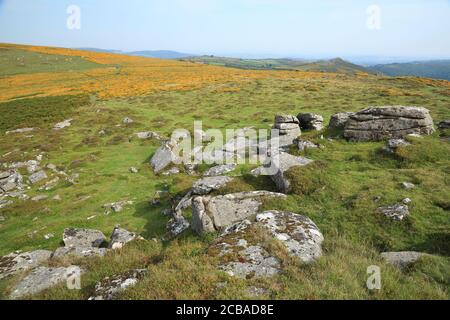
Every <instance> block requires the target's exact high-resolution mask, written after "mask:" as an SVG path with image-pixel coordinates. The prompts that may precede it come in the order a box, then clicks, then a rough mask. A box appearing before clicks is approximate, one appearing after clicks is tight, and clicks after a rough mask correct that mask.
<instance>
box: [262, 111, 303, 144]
mask: <svg viewBox="0 0 450 320" xmlns="http://www.w3.org/2000/svg"><path fill="white" fill-rule="evenodd" d="M273 128H274V129H278V130H279V137H278V145H279V147H280V148H282V149H283V148H286V147H288V146H290V145H292V144H293V143H294V141H295V139H297V138H298V137H299V136H300V135H301V134H302V131H301V130H300V125H299V121H298V119H297V118H296V117H295V116H291V115H277V116H275V125H274V126H273ZM273 139H274V137H272V140H273ZM272 140H271V141H269V142H268V144H269V145H272V144H273V141H272ZM267 147H270V146H267Z"/></svg>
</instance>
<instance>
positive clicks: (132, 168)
mask: <svg viewBox="0 0 450 320" xmlns="http://www.w3.org/2000/svg"><path fill="white" fill-rule="evenodd" d="M128 171H130V172H131V173H139V170H138V169H137V168H135V167H131V168H130V169H128Z"/></svg>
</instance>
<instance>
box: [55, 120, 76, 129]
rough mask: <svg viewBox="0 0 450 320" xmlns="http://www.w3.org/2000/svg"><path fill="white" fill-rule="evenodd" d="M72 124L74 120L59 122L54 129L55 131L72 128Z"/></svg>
mask: <svg viewBox="0 0 450 320" xmlns="http://www.w3.org/2000/svg"><path fill="white" fill-rule="evenodd" d="M71 122H72V119H68V120H64V121H62V122H59V123H57V124H55V126H54V127H53V130H61V129H64V128H67V127H70V126H71V125H72V123H71Z"/></svg>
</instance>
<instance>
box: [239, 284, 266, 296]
mask: <svg viewBox="0 0 450 320" xmlns="http://www.w3.org/2000/svg"><path fill="white" fill-rule="evenodd" d="M245 293H246V294H247V296H248V297H250V298H258V297H261V296H267V295H269V290H267V289H264V288H258V287H255V286H251V287H247V289H246V290H245Z"/></svg>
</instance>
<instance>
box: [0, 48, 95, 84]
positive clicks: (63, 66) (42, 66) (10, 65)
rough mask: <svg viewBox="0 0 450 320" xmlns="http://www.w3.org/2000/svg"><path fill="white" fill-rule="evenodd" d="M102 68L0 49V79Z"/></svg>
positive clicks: (69, 59)
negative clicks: (21, 75) (19, 75)
mask: <svg viewBox="0 0 450 320" xmlns="http://www.w3.org/2000/svg"><path fill="white" fill-rule="evenodd" d="M102 67H104V66H102V65H99V64H97V63H94V62H90V61H87V60H84V59H82V58H81V57H68V56H61V55H50V54H43V53H38V52H31V51H26V50H20V49H10V48H0V77H3V76H11V75H18V74H30V73H41V72H71V71H84V70H90V69H95V68H102Z"/></svg>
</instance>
